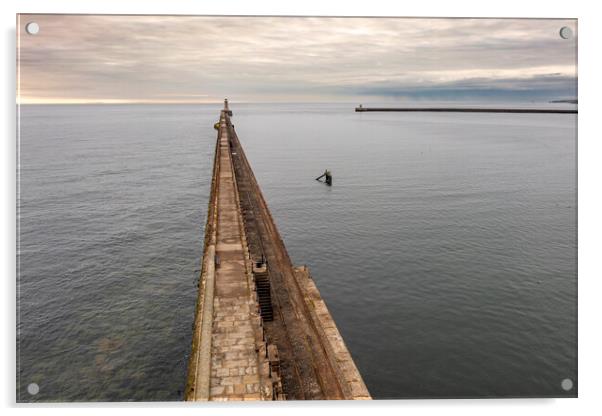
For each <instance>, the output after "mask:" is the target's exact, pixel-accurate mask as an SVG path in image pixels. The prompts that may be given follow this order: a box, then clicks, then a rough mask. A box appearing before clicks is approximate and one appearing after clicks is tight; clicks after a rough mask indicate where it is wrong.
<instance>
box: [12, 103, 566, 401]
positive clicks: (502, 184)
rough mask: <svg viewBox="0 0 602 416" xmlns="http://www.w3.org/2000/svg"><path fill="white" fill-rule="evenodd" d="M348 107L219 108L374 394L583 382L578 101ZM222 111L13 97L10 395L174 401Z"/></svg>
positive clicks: (443, 394) (483, 394)
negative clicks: (501, 109) (504, 106)
mask: <svg viewBox="0 0 602 416" xmlns="http://www.w3.org/2000/svg"><path fill="white" fill-rule="evenodd" d="M363 104H364V107H368V106H370V103H363ZM355 105H356V104H355V103H319V104H315V103H294V104H289V103H278V104H253V103H240V104H236V103H231V106H230V107H231V109H232V110H233V117H232V122H233V124H234V125H235V128H236V131H237V133H238V136H239V139H240V141H241V143H242V145H243V147H244V149H245V152H246V154H247V157H248V159H249V161H250V163H251V166H252V168H253V170H254V173H255V176H256V177H257V180H258V182H259V185H260V186H261V189H262V191H263V194H264V196H265V198H266V201H267V203H268V206H269V207H270V210H271V212H272V215H273V217H274V220H275V222H276V224H277V226H278V228H279V231H280V233H281V235H282V237H283V240H284V242H285V244H286V247H287V250H288V252H289V254H290V256H291V258H292V260H293V263H294V264H296V265H302V264H306V265H307V266H308V267H309V268H310V271H311V274H312V276H313V278H314V281H315V282H316V285H317V286H318V288H319V289H320V292H321V294H322V296H323V298H324V299H325V301H326V303H327V306H328V308H329V310H330V312H331V314H332V315H333V317H334V319H335V321H336V324H337V326H338V328H339V331H340V332H341V334H342V336H343V338H344V340H345V343H346V345H347V347H348V348H349V350H350V352H351V354H352V356H353V358H354V360H355V363H356V365H357V367H358V369H359V370H360V373H361V374H362V377H363V379H364V381H365V383H366V385H367V387H368V389H369V391H370V393H371V394H372V396H373V397H374V398H375V399H408V398H476V397H479V398H493V397H575V396H576V395H577V389H578V379H577V171H576V169H577V152H576V149H577V115H575V114H505V113H504V114H495V113H398V112H393V113H379V112H374V113H366V112H364V113H356V112H355V111H354V107H355ZM497 106H499V105H497ZM522 106H525V105H522ZM526 106H535V107H546V108H553V107H555V106H556V107H557V106H564V107H567V106H568V107H570V106H571V105H570V104H550V103H535V104H531V103H530V104H527V105H526ZM221 107H222V106H221V105H220V104H195V105H191V104H169V105H159V104H157V105H155V104H137V105H133V104H132V105H130V104H120V105H110V104H98V105H93V104H88V105H21V106H20V107H19V131H18V155H17V159H18V172H17V180H18V184H17V191H18V195H17V196H18V199H17V210H18V211H17V213H18V218H17V227H18V228H17V231H18V238H17V392H16V393H17V400H18V401H20V402H71V401H78V402H79V401H93V402H96V401H178V400H182V399H183V391H184V387H185V382H186V371H187V364H188V358H189V354H190V348H191V335H192V327H193V321H194V313H195V303H196V299H197V284H198V278H199V269H200V264H201V257H202V242H203V237H204V225H205V220H206V213H207V204H208V198H209V191H210V183H211V173H212V163H213V152H214V148H215V140H216V132H215V130H214V128H213V124H214V123H215V122H216V121H218V118H219V111H220V109H221ZM325 169H328V170H330V171H331V172H332V175H333V184H332V186H326V185H325V184H324V183H321V182H318V181H316V180H315V178H316V177H318V176H319V175H321V174H322V173H323V172H324V170H325ZM567 380H569V381H567ZM32 386H33V387H32ZM36 386H37V389H36V388H35V387H36ZM32 393H35V394H32Z"/></svg>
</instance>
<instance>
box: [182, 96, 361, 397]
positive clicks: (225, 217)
mask: <svg viewBox="0 0 602 416" xmlns="http://www.w3.org/2000/svg"><path fill="white" fill-rule="evenodd" d="M230 115H231V111H230V110H229V108H228V106H227V102H226V104H225V108H224V110H222V111H221V114H220V121H219V124H216V128H217V130H218V137H217V144H216V154H215V159H214V169H213V179H212V189H211V196H210V203H209V210H208V217H207V225H206V227H205V247H204V255H203V266H202V272H201V277H200V282H199V298H198V302H197V310H196V317H195V326H194V333H193V342H192V352H191V356H190V361H189V368H188V379H187V387H186V392H185V398H186V400H193V401H204V400H303V399H370V394H369V392H368V390H367V389H366V386H365V384H364V382H363V380H362V378H361V375H360V374H359V371H358V370H357V368H356V366H355V363H354V362H353V359H352V358H351V355H350V354H349V351H348V350H347V347H346V346H345V343H344V342H343V339H342V337H341V335H340V333H339V331H338V329H337V327H336V325H335V323H334V320H333V319H332V316H331V315H330V313H329V311H328V309H327V307H326V304H325V302H324V300H323V299H322V298H321V296H320V293H319V291H318V289H317V287H316V285H315V284H314V282H313V279H312V278H311V275H310V273H309V270H308V268H307V267H306V266H302V267H293V265H292V264H291V261H290V258H289V256H288V253H287V252H286V248H285V246H284V242H283V240H282V238H281V237H280V235H279V233H278V230H277V228H276V225H275V223H274V221H273V218H272V216H271V213H270V212H269V209H268V207H267V204H266V202H265V200H264V198H263V195H262V193H261V190H260V189H259V185H258V184H257V181H256V180H255V177H254V175H253V172H252V170H251V167H250V165H249V162H248V160H247V158H246V156H245V154H244V150H243V149H242V146H241V144H240V142H239V140H238V137H237V135H236V132H235V131H234V126H233V125H232V123H231V122H230Z"/></svg>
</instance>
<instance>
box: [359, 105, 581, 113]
mask: <svg viewBox="0 0 602 416" xmlns="http://www.w3.org/2000/svg"><path fill="white" fill-rule="evenodd" d="M355 111H356V112H358V113H361V112H367V111H399V112H431V113H519V114H520V113H526V114H577V110H573V109H560V108H469V107H466V108H464V107H455V108H452V107H362V106H359V107H355Z"/></svg>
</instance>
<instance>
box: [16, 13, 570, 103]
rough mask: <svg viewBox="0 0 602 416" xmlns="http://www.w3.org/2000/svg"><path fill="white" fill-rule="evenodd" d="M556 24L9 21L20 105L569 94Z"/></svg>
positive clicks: (565, 50)
mask: <svg viewBox="0 0 602 416" xmlns="http://www.w3.org/2000/svg"><path fill="white" fill-rule="evenodd" d="M32 21H35V22H37V23H38V24H39V26H40V31H39V33H38V34H37V35H28V34H27V33H26V32H25V30H24V28H25V25H26V24H27V23H28V22H32ZM563 26H568V27H570V28H571V29H572V30H573V33H574V34H576V32H577V28H576V22H575V21H574V20H516V19H513V20H497V19H400V18H372V19H370V18H300V17H296V18H291V17H288V18H284V17H191V16H75V15H71V16H68V15H67V16H64V15H41V16H38V15H21V18H20V21H19V28H18V43H19V45H18V54H19V57H20V58H19V61H20V67H19V69H20V71H19V78H20V82H19V85H20V100H21V102H23V103H30V102H43V103H47V102H49V103H54V102H57V103H68V102H218V101H221V100H222V99H223V98H224V97H229V98H230V100H231V101H233V102H296V101H314V102H316V101H345V102H369V101H371V100H372V101H387V100H415V99H443V100H452V99H463V100H477V99H509V100H534V101H540V100H549V99H556V98H573V97H575V94H576V78H577V67H576V42H577V41H576V37H574V38H573V39H570V40H564V39H562V38H561V37H560V36H559V30H560V28H561V27H563Z"/></svg>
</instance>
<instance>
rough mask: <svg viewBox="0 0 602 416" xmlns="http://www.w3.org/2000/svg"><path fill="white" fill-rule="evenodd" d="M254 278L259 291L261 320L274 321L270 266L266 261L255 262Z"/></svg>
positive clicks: (256, 288)
mask: <svg viewBox="0 0 602 416" xmlns="http://www.w3.org/2000/svg"><path fill="white" fill-rule="evenodd" d="M253 277H254V278H255V290H257V299H258V301H259V309H260V311H261V318H262V319H263V320H264V321H266V322H270V321H273V320H274V309H273V308H272V289H271V285H270V275H269V273H268V264H267V262H266V261H265V260H264V259H262V260H260V261H256V262H253Z"/></svg>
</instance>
